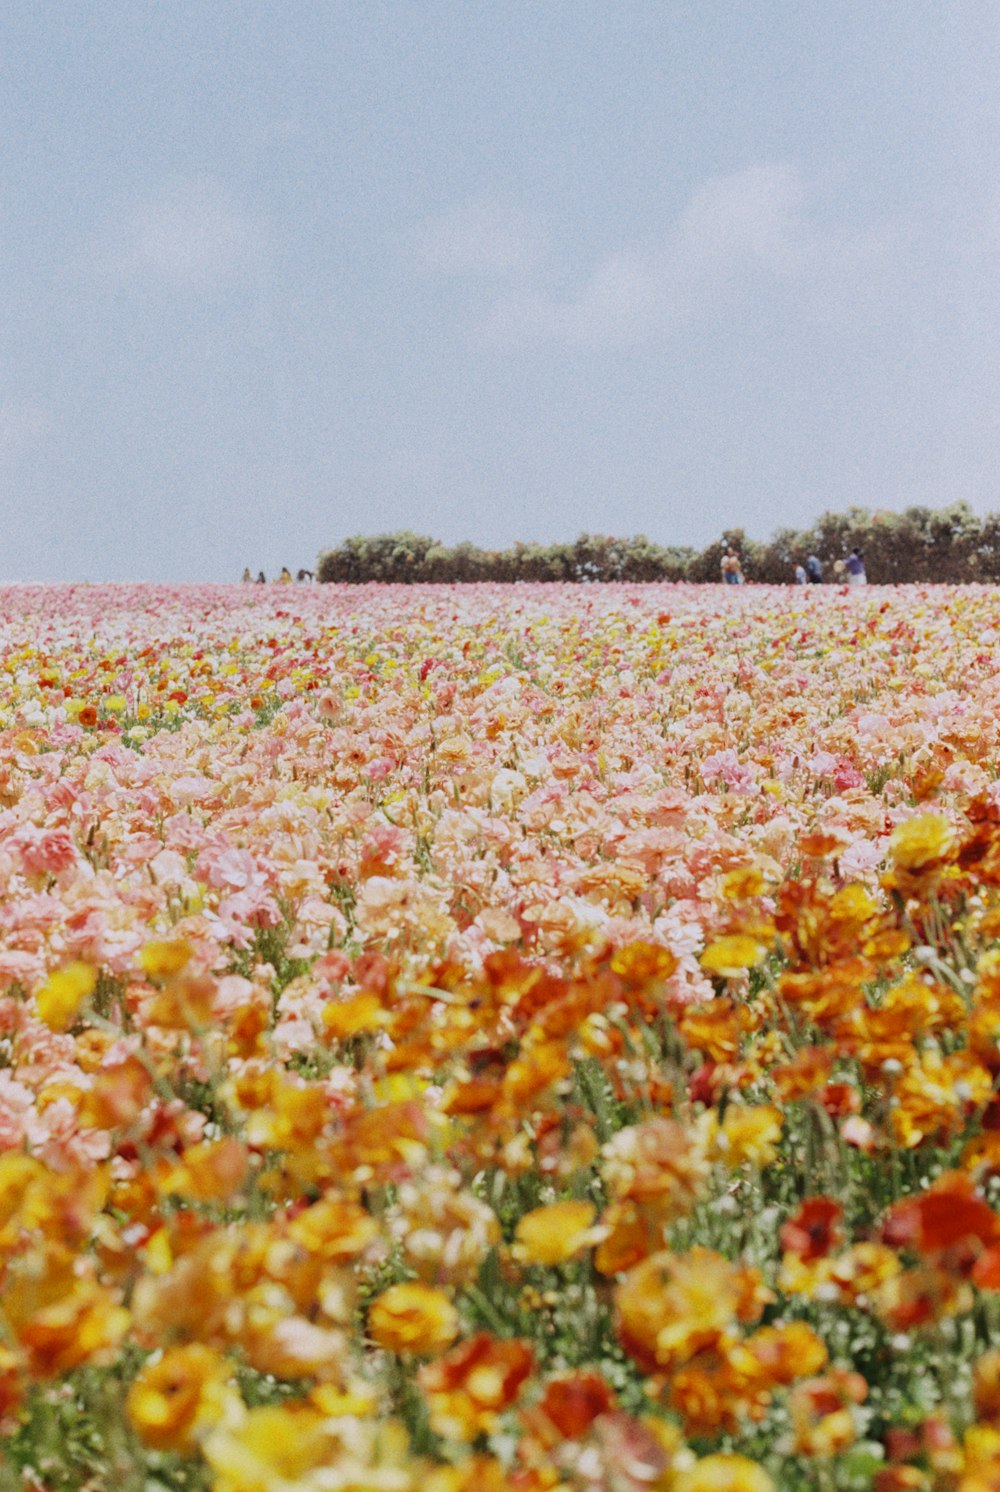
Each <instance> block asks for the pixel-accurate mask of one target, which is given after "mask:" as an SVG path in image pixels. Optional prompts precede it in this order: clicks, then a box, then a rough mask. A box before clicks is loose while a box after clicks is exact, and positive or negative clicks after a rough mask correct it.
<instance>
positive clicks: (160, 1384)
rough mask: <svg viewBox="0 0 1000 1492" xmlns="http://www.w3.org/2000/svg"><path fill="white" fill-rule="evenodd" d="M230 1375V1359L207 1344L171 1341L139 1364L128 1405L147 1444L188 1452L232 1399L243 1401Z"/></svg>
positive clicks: (128, 1410) (156, 1447)
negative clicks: (151, 1358)
mask: <svg viewBox="0 0 1000 1492" xmlns="http://www.w3.org/2000/svg"><path fill="white" fill-rule="evenodd" d="M230 1377H231V1374H230V1369H229V1367H228V1365H227V1363H226V1362H225V1360H224V1359H223V1358H221V1357H220V1356H219V1354H218V1353H217V1352H212V1351H211V1350H210V1349H209V1348H208V1347H203V1346H201V1345H200V1344H199V1343H193V1344H192V1345H191V1346H189V1347H172V1348H171V1349H170V1350H169V1351H168V1352H165V1353H164V1354H163V1356H162V1357H160V1358H158V1359H156V1360H155V1361H152V1362H148V1363H147V1364H146V1365H145V1367H143V1368H142V1369H141V1370H140V1372H139V1375H138V1377H137V1378H136V1379H135V1381H134V1383H133V1384H132V1386H131V1388H130V1389H129V1391H128V1395H127V1397H126V1400H125V1410H126V1413H127V1414H128V1417H129V1420H130V1421H131V1423H132V1427H133V1429H134V1430H135V1431H136V1433H137V1435H138V1436H139V1438H140V1439H141V1440H142V1441H143V1442H144V1444H146V1445H148V1446H151V1447H152V1448H153V1449H154V1450H158V1451H179V1452H180V1453H182V1454H188V1453H190V1452H191V1451H193V1450H194V1449H195V1446H196V1442H197V1437H198V1436H199V1435H200V1434H201V1433H203V1432H204V1431H205V1430H207V1429H209V1428H210V1427H211V1426H212V1425H214V1424H216V1423H217V1421H218V1420H219V1419H221V1418H222V1415H223V1413H224V1412H225V1409H226V1405H227V1403H230V1404H235V1403H236V1402H238V1396H237V1395H236V1393H235V1390H233V1389H230V1388H229V1382H230Z"/></svg>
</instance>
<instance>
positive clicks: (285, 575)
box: [240, 565, 316, 585]
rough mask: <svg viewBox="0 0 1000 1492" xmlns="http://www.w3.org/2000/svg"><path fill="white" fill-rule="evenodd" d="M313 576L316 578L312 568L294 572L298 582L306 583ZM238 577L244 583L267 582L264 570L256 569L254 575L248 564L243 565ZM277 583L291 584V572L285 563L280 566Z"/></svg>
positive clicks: (313, 578)
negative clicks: (240, 574)
mask: <svg viewBox="0 0 1000 1492" xmlns="http://www.w3.org/2000/svg"><path fill="white" fill-rule="evenodd" d="M315 578H316V575H315V571H313V570H306V569H301V570H297V571H296V572H295V580H297V581H299V582H300V583H301V582H305V583H308V582H309V581H310V580H315ZM240 579H241V580H242V582H243V584H244V585H266V584H267V576H266V575H265V574H264V571H263V570H258V571H257V574H256V576H254V575H252V574H251V573H250V566H249V565H246V566H244V569H243V574H242V576H241V577H240ZM278 584H279V585H291V584H292V572H291V570H290V569H289V568H288V566H287V565H282V567H281V573H280V575H279V576H278Z"/></svg>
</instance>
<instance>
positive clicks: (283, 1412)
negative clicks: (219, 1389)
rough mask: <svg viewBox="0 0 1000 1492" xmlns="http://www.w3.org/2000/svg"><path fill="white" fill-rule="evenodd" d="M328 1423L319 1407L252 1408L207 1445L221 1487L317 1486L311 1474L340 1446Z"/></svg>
mask: <svg viewBox="0 0 1000 1492" xmlns="http://www.w3.org/2000/svg"><path fill="white" fill-rule="evenodd" d="M326 1424H327V1418H326V1415H325V1414H323V1413H322V1412H321V1411H319V1410H317V1409H313V1408H312V1407H310V1408H307V1409H302V1408H298V1407H296V1406H294V1405H287V1406H285V1405H277V1404H276V1405H263V1406H261V1407H259V1408H257V1409H251V1410H250V1411H249V1412H248V1413H247V1415H246V1418H245V1419H244V1420H243V1422H242V1424H239V1425H237V1426H234V1427H233V1428H231V1429H230V1428H227V1427H226V1426H225V1425H220V1426H219V1427H218V1428H217V1429H216V1430H215V1431H214V1432H213V1433H212V1434H210V1435H209V1436H208V1437H207V1439H206V1441H205V1445H204V1447H203V1453H204V1456H205V1459H206V1461H207V1462H208V1464H209V1466H210V1467H211V1468H212V1471H213V1473H214V1476H215V1481H214V1483H213V1485H214V1487H215V1489H216V1492H276V1489H278V1488H280V1489H281V1492H284V1489H285V1488H292V1487H299V1486H311V1485H312V1481H311V1479H310V1481H308V1482H307V1481H306V1480H305V1478H306V1476H307V1474H308V1473H309V1472H311V1471H315V1470H316V1469H317V1468H318V1467H320V1466H324V1465H326V1464H327V1463H328V1461H329V1458H330V1456H331V1454H332V1453H333V1452H334V1449H335V1447H334V1445H333V1443H332V1442H331V1438H330V1436H329V1435H328V1434H327V1432H326V1428H325V1426H326Z"/></svg>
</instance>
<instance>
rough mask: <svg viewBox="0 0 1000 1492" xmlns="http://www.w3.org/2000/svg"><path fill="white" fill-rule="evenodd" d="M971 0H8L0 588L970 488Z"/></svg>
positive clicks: (999, 291) (983, 338) (975, 406)
mask: <svg viewBox="0 0 1000 1492" xmlns="http://www.w3.org/2000/svg"><path fill="white" fill-rule="evenodd" d="M998 79H1000V5H998V4H997V0H753V3H750V0H530V3H528V0H491V3H487V0H293V3H286V4H278V3H275V0H211V3H206V0H65V3H62V4H58V5H39V4H38V3H37V0H5V4H4V6H3V8H2V15H0V131H2V140H3V148H2V150H0V287H2V299H0V511H2V518H3V522H2V530H0V580H5V581H8V580H9V581H27V580H32V581H38V580H41V581H63V580H92V581H101V580H126V579H130V580H160V581H201V580H231V579H232V580H235V579H237V578H238V577H239V575H240V573H241V572H242V570H243V567H244V565H249V566H250V567H251V569H252V570H253V571H254V572H256V571H257V570H258V569H264V570H265V571H266V572H267V573H268V574H269V575H273V574H274V573H276V571H277V570H278V568H279V567H280V566H281V565H283V564H287V565H288V566H290V567H291V568H292V569H293V570H294V569H297V568H298V567H300V566H304V567H308V568H312V567H313V566H314V564H315V560H316V556H317V554H318V553H319V552H320V551H321V550H323V549H326V548H330V547H333V546H335V545H336V544H338V543H339V542H340V541H342V540H343V539H344V538H345V537H347V536H349V535H353V534H363V533H369V534H371V533H384V532H388V531H391V530H394V529H402V528H407V529H412V530H415V531H416V532H418V533H424V534H429V535H431V536H433V537H435V538H437V539H439V540H442V541H443V542H445V543H455V542H458V541H460V540H463V539H468V540H471V541H473V542H475V543H478V544H480V545H483V546H484V547H488V548H500V547H506V546H507V545H510V544H512V543H514V542H515V541H517V540H522V541H525V542H531V541H538V542H544V543H551V542H556V541H561V540H571V539H573V538H575V537H576V536H577V534H579V533H580V532H583V531H586V532H594V533H604V534H614V535H620V536H626V535H632V534H639V533H644V534H646V535H647V536H648V537H649V538H650V539H653V540H655V541H656V542H658V543H663V544H690V545H695V546H702V545H704V544H707V543H708V542H710V541H712V540H713V539H715V538H717V537H718V535H719V533H720V532H721V530H722V529H723V528H731V527H742V528H744V529H745V530H746V532H747V534H748V535H750V536H752V537H754V538H761V539H763V538H767V537H769V536H770V535H771V534H772V533H774V532H775V530H777V529H779V528H783V527H800V526H807V525H808V524H809V523H810V522H811V521H812V520H813V519H814V518H815V517H817V516H818V515H819V514H820V513H821V512H823V511H825V510H843V509H845V508H847V507H849V506H851V505H860V506H862V507H867V508H870V509H873V510H878V509H896V510H898V509H902V508H905V507H908V506H910V505H913V504H920V505H926V506H930V507H939V506H942V505H945V504H949V503H952V502H955V501H958V500H960V499H964V500H966V501H967V502H969V503H970V504H971V506H972V507H973V509H974V510H975V511H976V512H979V513H985V512H989V511H993V510H994V509H1000V465H998V459H997V458H998V452H1000V88H998Z"/></svg>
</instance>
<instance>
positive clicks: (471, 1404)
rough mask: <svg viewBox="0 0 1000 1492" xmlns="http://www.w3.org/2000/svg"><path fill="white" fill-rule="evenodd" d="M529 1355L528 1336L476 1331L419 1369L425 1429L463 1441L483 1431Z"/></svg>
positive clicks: (509, 1399) (521, 1378) (515, 1388)
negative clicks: (505, 1336) (513, 1337)
mask: <svg viewBox="0 0 1000 1492" xmlns="http://www.w3.org/2000/svg"><path fill="white" fill-rule="evenodd" d="M534 1366H535V1357H534V1353H533V1352H532V1349H531V1346H530V1344H529V1343H528V1342H520V1341H516V1340H515V1341H503V1342H501V1341H498V1340H497V1339H496V1338H495V1337H491V1336H490V1335H489V1334H488V1333H486V1332H481V1333H480V1334H479V1335H478V1336H475V1337H473V1338H472V1339H471V1340H470V1341H468V1342H463V1343H462V1344H461V1345H460V1346H458V1347H455V1348H454V1349H453V1350H452V1351H451V1352H449V1353H447V1354H446V1356H444V1357H442V1358H438V1359H437V1361H436V1362H432V1363H428V1364H427V1365H426V1366H425V1367H422V1368H421V1369H420V1372H419V1374H418V1375H417V1381H418V1382H419V1384H420V1387H421V1389H422V1390H423V1392H424V1395H425V1397H426V1399H427V1405H428V1409H429V1411H430V1423H431V1429H432V1430H434V1431H435V1433H436V1434H438V1435H443V1436H445V1437H447V1438H450V1439H453V1440H458V1441H463V1442H468V1441H471V1440H475V1438H476V1436H477V1435H484V1434H489V1433H490V1432H491V1431H492V1430H493V1429H494V1428H495V1427H496V1424H497V1420H498V1417H499V1415H500V1414H501V1413H502V1411H503V1410H504V1409H507V1408H509V1406H510V1405H511V1404H513V1403H514V1401H515V1399H516V1398H517V1396H518V1394H519V1392H520V1390H521V1386H522V1384H523V1383H524V1382H525V1381H526V1380H527V1379H528V1378H529V1377H530V1375H531V1372H532V1370H533V1368H534Z"/></svg>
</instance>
